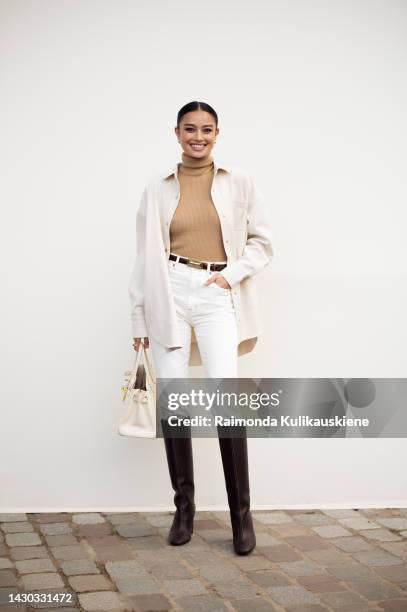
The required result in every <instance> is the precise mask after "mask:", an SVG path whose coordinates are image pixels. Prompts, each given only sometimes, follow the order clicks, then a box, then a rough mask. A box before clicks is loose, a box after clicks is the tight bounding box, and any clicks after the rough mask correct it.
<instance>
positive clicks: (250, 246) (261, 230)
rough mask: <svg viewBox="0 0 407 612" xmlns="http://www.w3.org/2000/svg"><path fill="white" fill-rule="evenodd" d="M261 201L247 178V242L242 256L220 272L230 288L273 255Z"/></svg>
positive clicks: (265, 213) (268, 221)
mask: <svg viewBox="0 0 407 612" xmlns="http://www.w3.org/2000/svg"><path fill="white" fill-rule="evenodd" d="M263 199H264V198H263V194H262V192H261V191H259V190H258V189H257V187H256V185H255V184H254V182H253V179H252V177H251V176H249V184H248V215H247V242H246V245H245V247H244V249H243V253H242V255H241V256H240V257H239V258H238V259H237V260H236V261H232V262H230V263H228V265H227V266H226V268H224V269H223V270H222V271H221V272H220V274H222V275H223V276H224V278H225V279H226V280H227V282H228V283H229V285H230V286H231V287H233V286H235V285H237V284H239V283H240V282H241V281H242V280H243V279H245V278H247V277H248V276H253V275H254V274H257V273H258V272H260V270H262V269H263V268H264V267H265V266H267V265H268V264H269V263H270V261H271V258H272V257H273V255H274V252H273V249H272V246H271V224H270V220H269V217H268V211H267V210H266V208H265V206H264V204H263Z"/></svg>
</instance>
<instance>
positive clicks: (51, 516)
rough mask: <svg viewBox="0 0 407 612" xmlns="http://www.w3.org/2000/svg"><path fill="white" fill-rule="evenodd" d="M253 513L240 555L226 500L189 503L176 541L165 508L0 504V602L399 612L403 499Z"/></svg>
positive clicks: (406, 513) (68, 608)
mask: <svg viewBox="0 0 407 612" xmlns="http://www.w3.org/2000/svg"><path fill="white" fill-rule="evenodd" d="M252 514H253V519H254V524H255V530H256V536H257V546H256V548H255V550H254V551H253V552H252V553H251V554H250V555H248V556H245V557H240V556H238V555H236V554H235V552H234V550H233V544H232V530H231V525H230V518H229V513H228V512H197V513H196V517H195V523H194V533H193V536H192V539H191V541H190V542H188V543H187V544H185V545H183V546H171V545H169V544H167V542H166V535H167V532H168V528H169V526H170V525H171V522H172V517H173V514H172V513H171V512H161V513H152V512H138V513H136V512H127V513H104V512H88V513H86V512H85V513H83V512H81V513H67V512H61V513H27V514H25V513H15V514H5V513H3V514H1V513H0V597H1V599H0V612H9V611H10V612H26V611H27V612H28V611H31V610H41V609H43V608H46V609H47V610H48V611H50V612H52V610H57V609H58V610H60V611H61V612H74V610H84V611H90V612H91V611H94V610H95V611H96V610H98V611H102V612H103V611H106V612H107V611H109V612H118V611H119V610H120V611H122V610H123V611H134V612H148V611H155V610H185V611H187V612H195V611H200V610H202V611H204V610H205V611H227V610H230V611H233V610H235V611H237V612H256V611H258V612H273V611H276V612H277V611H281V610H289V611H290V612H320V611H321V612H323V611H327V610H330V611H336V610H338V611H340V612H353V611H355V612H357V611H364V610H378V611H381V612H407V509H406V508H399V509H397V508H384V509H374V508H369V509H351V510H348V509H335V510H286V511H281V510H274V511H264V510H262V511H253V512H252ZM8 593H13V594H18V593H30V594H35V593H37V594H38V593H47V594H48V596H49V601H32V602H30V603H22V602H21V603H18V602H17V603H12V604H10V603H7V594H8ZM58 593H65V594H67V595H68V596H70V597H71V598H72V600H71V601H70V602H65V603H64V604H60V605H58V604H56V603H55V601H52V600H51V596H52V595H54V594H58Z"/></svg>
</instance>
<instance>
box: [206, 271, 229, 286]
mask: <svg viewBox="0 0 407 612" xmlns="http://www.w3.org/2000/svg"><path fill="white" fill-rule="evenodd" d="M211 283H216V284H217V285H219V287H222V289H230V285H229V283H228V281H227V280H226V278H225V277H224V276H222V274H221V273H220V272H215V274H213V276H211V277H210V278H208V280H207V281H205V282H204V285H210V284H211Z"/></svg>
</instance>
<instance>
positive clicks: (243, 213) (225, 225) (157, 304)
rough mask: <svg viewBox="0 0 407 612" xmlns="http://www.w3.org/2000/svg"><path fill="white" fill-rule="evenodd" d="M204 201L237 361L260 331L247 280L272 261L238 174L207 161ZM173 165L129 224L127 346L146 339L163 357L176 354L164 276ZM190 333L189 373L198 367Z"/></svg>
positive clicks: (255, 195)
mask: <svg viewBox="0 0 407 612" xmlns="http://www.w3.org/2000/svg"><path fill="white" fill-rule="evenodd" d="M211 196H212V200H213V203H214V206H215V208H216V210H217V213H218V216H219V220H220V224H221V229H222V238H223V244H224V247H225V252H226V255H227V266H226V267H225V268H224V269H223V270H221V271H220V274H222V275H223V276H224V277H225V279H226V280H227V282H228V283H229V285H230V287H231V294H232V299H233V304H234V307H235V311H236V318H237V328H238V355H239V356H240V355H243V354H245V353H248V352H250V351H251V350H253V348H254V346H255V344H256V342H257V339H258V336H259V335H260V334H261V333H262V331H263V326H262V323H261V320H260V315H259V308H258V296H257V292H256V286H255V284H254V278H253V277H254V276H255V274H257V273H258V272H259V271H260V270H262V269H263V268H264V267H265V266H267V265H268V264H269V263H270V261H271V259H272V257H273V255H274V253H273V249H272V246H271V223H270V219H269V213H268V210H267V209H266V208H265V205H264V201H263V200H264V198H263V194H262V193H261V192H260V191H259V189H258V188H257V187H256V185H255V184H254V181H253V179H252V177H251V176H250V175H249V174H248V173H247V172H245V171H244V170H242V169H240V168H236V167H233V168H232V167H231V166H229V165H228V164H217V162H216V161H215V160H214V177H213V182H212V188H211ZM179 197H180V185H179V181H178V164H175V166H174V167H173V168H172V169H171V171H170V172H167V173H164V174H161V175H158V176H154V177H153V178H151V179H150V180H148V181H147V183H146V185H145V187H144V190H143V193H142V196H141V200H140V204H139V207H138V210H137V216H136V228H135V261H134V266H133V270H132V273H131V277H130V283H129V287H128V290H129V296H130V306H131V327H132V334H133V337H134V338H144V337H149V336H151V337H153V338H155V339H156V340H157V341H158V342H159V343H161V344H162V345H164V346H166V347H167V348H169V349H176V348H181V347H182V339H181V335H180V333H179V330H178V323H177V315H176V306H175V303H174V299H173V295H172V289H171V283H170V278H169V274H168V264H167V260H168V256H169V253H170V234H169V227H170V223H171V219H172V216H173V215H174V212H175V209H176V207H177V205H178V201H179ZM201 364H202V359H201V355H200V353H199V347H198V344H197V340H196V336H195V333H194V330H192V338H191V352H190V359H189V365H201Z"/></svg>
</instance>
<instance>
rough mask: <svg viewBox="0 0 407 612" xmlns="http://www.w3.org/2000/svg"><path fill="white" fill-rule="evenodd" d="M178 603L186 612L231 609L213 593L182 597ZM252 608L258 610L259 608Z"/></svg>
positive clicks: (210, 611) (215, 611)
mask: <svg viewBox="0 0 407 612" xmlns="http://www.w3.org/2000/svg"><path fill="white" fill-rule="evenodd" d="M250 601H253V600H250ZM177 605H178V606H179V607H180V608H181V610H185V612H206V611H209V612H224V611H226V610H228V609H229V608H226V606H225V604H224V603H223V602H222V600H221V599H219V598H217V597H213V596H211V595H196V596H192V597H191V596H187V597H180V598H179V599H177ZM237 609H238V608H237ZM252 609H253V610H257V608H252Z"/></svg>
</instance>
